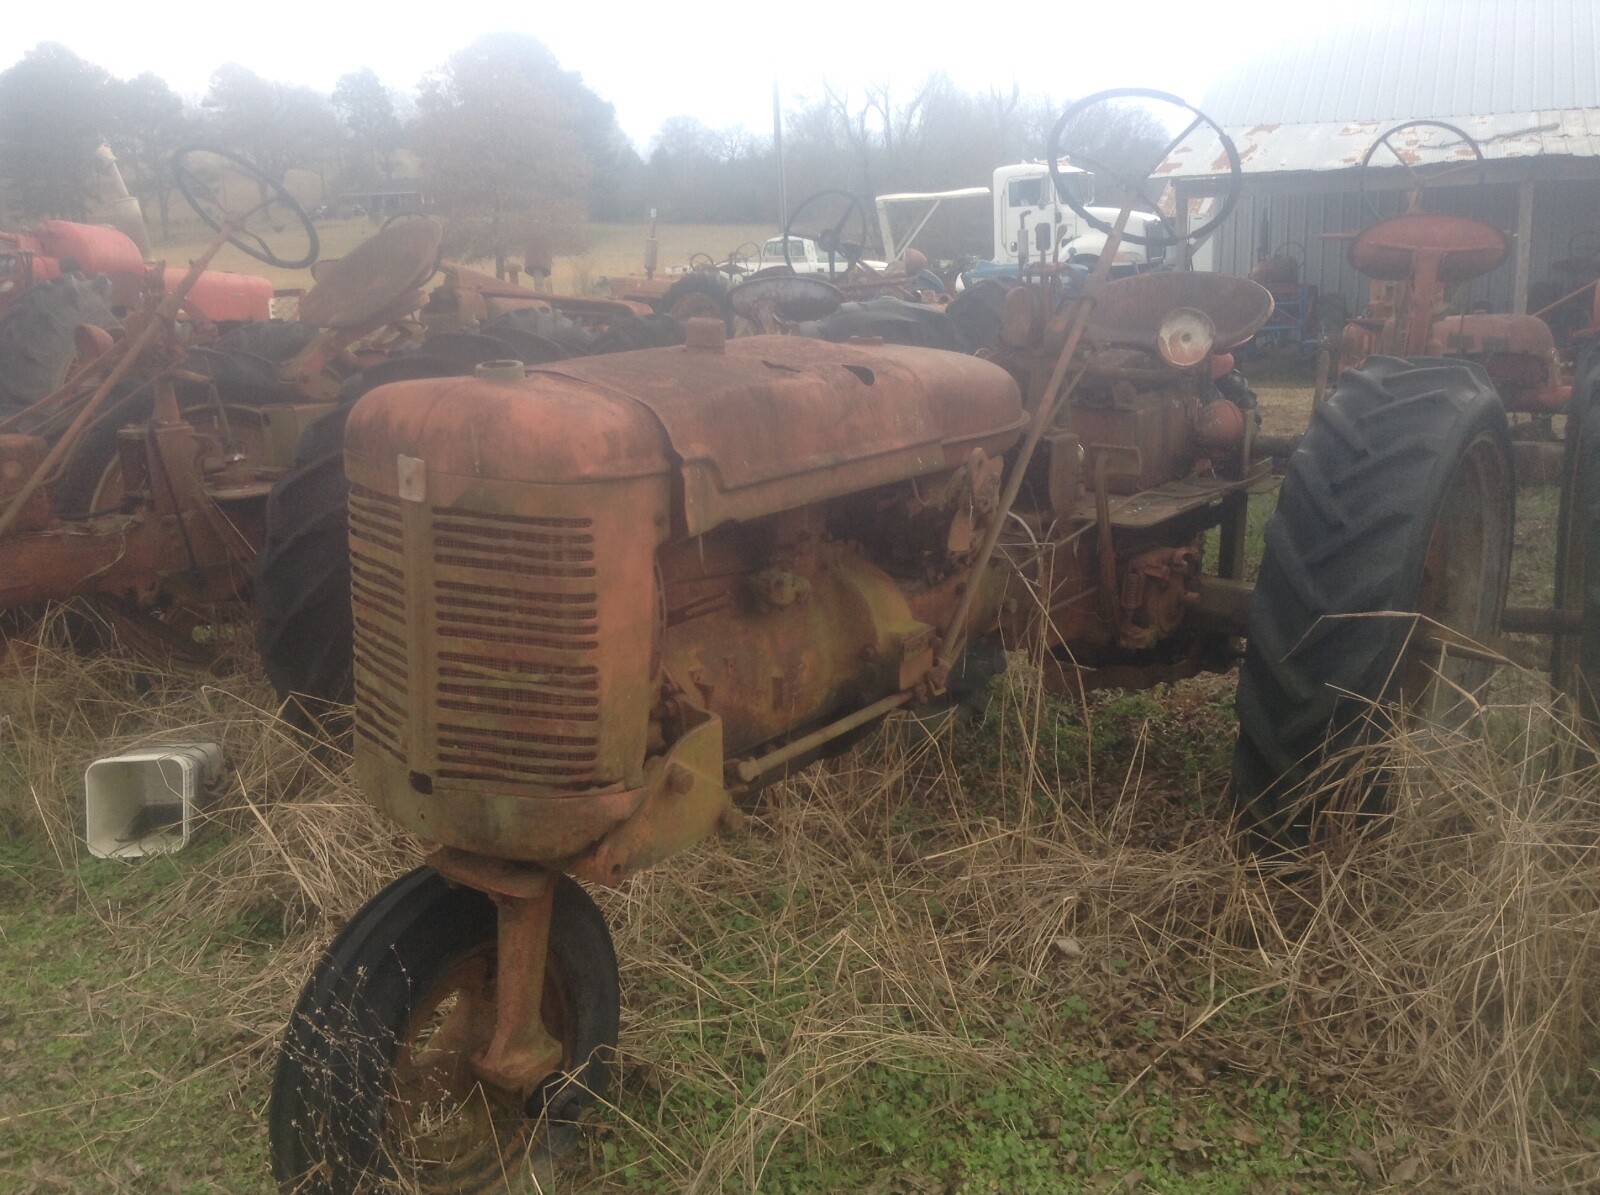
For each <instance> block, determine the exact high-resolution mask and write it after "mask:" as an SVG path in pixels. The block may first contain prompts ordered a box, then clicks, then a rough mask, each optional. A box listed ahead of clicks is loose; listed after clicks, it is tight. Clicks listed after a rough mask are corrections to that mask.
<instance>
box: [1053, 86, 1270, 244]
mask: <svg viewBox="0 0 1600 1195" xmlns="http://www.w3.org/2000/svg"><path fill="white" fill-rule="evenodd" d="M1125 99H1139V100H1157V101H1159V102H1161V103H1164V104H1171V105H1172V106H1174V107H1176V108H1182V109H1184V110H1185V111H1187V112H1192V113H1194V117H1195V119H1194V120H1193V121H1192V122H1191V123H1190V125H1189V127H1188V128H1187V129H1185V130H1184V131H1183V132H1182V133H1180V134H1179V135H1178V137H1177V139H1176V140H1174V141H1170V142H1168V143H1167V148H1166V150H1165V152H1163V153H1162V155H1161V157H1160V159H1159V160H1158V161H1157V162H1156V165H1157V166H1158V167H1159V166H1160V165H1161V163H1162V162H1165V161H1166V160H1167V158H1168V157H1169V156H1170V155H1171V154H1172V151H1173V150H1174V149H1176V148H1177V147H1178V146H1179V145H1181V144H1182V143H1183V142H1184V141H1185V140H1187V139H1188V136H1189V134H1190V133H1192V132H1194V130H1195V129H1196V128H1198V127H1199V126H1201V125H1209V126H1210V128H1211V130H1212V131H1213V132H1215V133H1216V135H1217V137H1218V139H1219V140H1220V141H1221V142H1222V150H1223V153H1225V154H1226V155H1227V158H1228V181H1227V183H1226V184H1225V186H1226V189H1225V190H1224V191H1223V192H1222V199H1221V202H1220V203H1219V204H1218V205H1217V210H1216V212H1215V214H1213V215H1212V217H1211V219H1209V220H1207V221H1206V222H1205V223H1204V224H1202V225H1200V226H1199V227H1198V228H1191V229H1190V230H1189V231H1188V232H1187V233H1184V234H1181V235H1180V234H1178V233H1177V232H1176V230H1174V233H1173V236H1172V237H1153V236H1145V235H1143V234H1141V233H1136V232H1128V231H1126V230H1124V231H1123V233H1122V239H1123V240H1125V241H1128V242H1129V243H1131V244H1134V245H1163V246H1165V245H1179V244H1183V243H1184V242H1187V241H1192V242H1195V243H1198V242H1200V241H1202V240H1204V239H1205V238H1206V237H1207V236H1208V235H1209V234H1210V233H1211V231H1212V230H1213V229H1215V228H1217V227H1218V226H1219V225H1220V224H1221V223H1222V222H1223V221H1224V220H1226V219H1227V218H1228V216H1229V215H1230V214H1231V213H1232V212H1233V208H1234V205H1235V204H1236V203H1238V202H1239V192H1240V191H1241V189H1242V188H1243V186H1244V168H1243V166H1242V165H1241V164H1240V162H1239V150H1238V147H1237V146H1235V145H1234V143H1233V138H1232V137H1229V136H1228V134H1227V132H1226V131H1225V130H1224V129H1223V127H1222V126H1221V125H1219V124H1218V123H1217V122H1216V121H1215V120H1213V119H1212V118H1211V117H1209V116H1207V115H1206V114H1205V113H1204V112H1202V111H1200V109H1199V108H1196V107H1195V106H1194V105H1193V104H1191V103H1189V102H1188V101H1187V100H1184V99H1182V98H1180V97H1178V96H1176V95H1173V94H1172V93H1171V92H1170V91H1157V90H1155V89H1153V88H1149V87H1113V88H1111V89H1110V90H1108V91H1097V92H1095V93H1094V94H1093V95H1087V96H1084V97H1083V99H1081V100H1079V101H1078V102H1077V103H1075V104H1073V105H1071V106H1070V107H1069V108H1068V109H1067V110H1066V111H1065V112H1063V113H1062V114H1061V117H1060V119H1058V120H1057V121H1056V123H1055V127H1054V128H1052V129H1051V130H1050V140H1049V142H1048V143H1047V144H1046V146H1045V159H1044V160H1045V166H1046V167H1047V168H1048V169H1049V171H1050V185H1051V186H1052V187H1054V188H1055V191H1056V195H1057V197H1058V198H1059V199H1060V200H1061V201H1062V202H1063V203H1065V204H1066V205H1067V206H1068V207H1069V208H1071V209H1072V210H1073V212H1074V213H1076V214H1077V215H1078V216H1079V217H1080V218H1081V219H1082V220H1083V221H1084V223H1086V224H1088V226H1089V227H1090V228H1092V229H1094V230H1095V231H1096V232H1102V233H1107V234H1109V233H1110V232H1111V230H1112V225H1110V224H1108V223H1107V222H1106V221H1104V220H1102V219H1100V217H1098V216H1096V215H1094V214H1093V213H1091V212H1090V211H1089V208H1088V205H1087V204H1084V203H1080V202H1079V201H1078V200H1077V199H1075V198H1073V197H1072V195H1071V194H1070V192H1069V191H1068V190H1067V188H1066V187H1065V186H1063V185H1062V174H1061V170H1060V167H1059V166H1058V165H1057V160H1058V159H1059V158H1060V157H1061V154H1060V152H1059V150H1060V147H1061V134H1062V133H1063V132H1065V131H1066V128H1067V126H1068V125H1069V124H1070V123H1071V122H1072V121H1073V120H1075V119H1076V118H1078V117H1079V116H1081V115H1082V114H1083V113H1084V112H1086V111H1088V110H1089V109H1090V108H1092V107H1095V106H1096V105H1098V104H1104V103H1108V102H1109V101H1111V100H1125ZM1078 156H1079V159H1080V160H1089V159H1087V158H1086V157H1085V155H1083V154H1081V153H1080V154H1079V155H1078ZM1069 160H1070V159H1069ZM1102 170H1104V173H1105V174H1106V175H1107V176H1108V177H1110V178H1112V179H1114V180H1115V181H1116V182H1118V183H1121V184H1122V185H1123V186H1124V187H1126V188H1127V189H1128V190H1129V191H1131V192H1132V193H1133V194H1135V195H1136V196H1138V198H1140V199H1142V200H1144V201H1145V202H1146V203H1150V200H1149V198H1148V196H1146V195H1145V193H1144V187H1143V186H1142V185H1138V184H1134V183H1132V182H1131V180H1129V179H1128V178H1127V177H1126V176H1124V175H1123V174H1121V173H1119V172H1118V171H1115V170H1109V169H1105V168H1104V167H1102ZM1150 178H1151V176H1150V175H1146V176H1145V177H1144V179H1143V180H1141V182H1148V181H1149V180H1150ZM1150 206H1151V207H1152V208H1155V209H1156V212H1157V214H1158V215H1160V214H1161V212H1160V209H1159V208H1157V207H1156V205H1155V204H1153V203H1151V204H1150ZM1162 221H1163V223H1164V224H1165V223H1166V218H1165V216H1162Z"/></svg>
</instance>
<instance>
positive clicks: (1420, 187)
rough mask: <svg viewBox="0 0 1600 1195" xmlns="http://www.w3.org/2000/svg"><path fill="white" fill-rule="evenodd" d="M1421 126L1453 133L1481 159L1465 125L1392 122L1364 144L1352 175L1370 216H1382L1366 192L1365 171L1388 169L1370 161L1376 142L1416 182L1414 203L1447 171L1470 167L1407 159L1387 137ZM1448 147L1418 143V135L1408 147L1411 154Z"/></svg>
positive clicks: (1479, 148)
mask: <svg viewBox="0 0 1600 1195" xmlns="http://www.w3.org/2000/svg"><path fill="white" fill-rule="evenodd" d="M1422 128H1428V129H1443V130H1444V131H1445V132H1447V133H1454V134H1455V135H1456V136H1457V137H1458V138H1459V139H1460V143H1461V144H1463V145H1466V146H1467V147H1468V148H1470V149H1471V150H1472V156H1473V157H1474V158H1475V159H1476V160H1477V161H1478V162H1482V161H1483V146H1481V145H1479V144H1478V142H1477V139H1476V138H1474V137H1473V135H1472V134H1471V133H1469V132H1467V131H1466V130H1465V129H1463V128H1460V127H1459V126H1457V125H1453V124H1446V123H1445V122H1444V121H1442V120H1408V121H1405V122H1403V123H1401V124H1397V125H1395V126H1394V128H1392V129H1390V130H1389V131H1388V132H1387V133H1381V134H1379V136H1378V138H1377V140H1375V141H1374V142H1373V143H1372V144H1371V145H1369V146H1367V152H1366V153H1364V154H1362V155H1361V166H1360V173H1359V174H1357V175H1356V182H1357V183H1358V184H1359V186H1360V188H1361V202H1362V204H1363V205H1365V207H1366V209H1367V212H1368V213H1369V214H1370V215H1371V216H1372V217H1373V218H1374V219H1382V213H1381V212H1379V211H1378V209H1377V207H1376V206H1375V205H1374V204H1373V202H1372V197H1371V196H1370V195H1368V194H1367V175H1368V172H1370V171H1372V170H1378V169H1389V167H1377V166H1374V165H1373V164H1372V155H1373V154H1375V153H1377V152H1378V147H1379V146H1382V147H1383V148H1384V149H1387V150H1388V151H1389V153H1390V155H1391V156H1392V157H1393V158H1394V160H1395V161H1396V162H1397V163H1398V164H1400V165H1401V166H1404V167H1405V168H1406V173H1407V174H1409V175H1410V176H1411V181H1412V182H1413V183H1415V184H1416V190H1415V192H1414V194H1415V195H1416V196H1417V197H1418V203H1417V205H1415V206H1420V202H1421V199H1420V197H1421V195H1422V192H1424V191H1425V190H1427V189H1428V187H1429V185H1430V184H1432V183H1437V182H1440V181H1442V180H1443V179H1444V178H1446V177H1447V176H1449V175H1451V174H1454V173H1455V172H1456V171H1457V170H1464V169H1471V167H1470V166H1458V165H1452V164H1450V163H1449V162H1443V161H1441V162H1414V161H1407V160H1406V155H1405V154H1403V153H1401V152H1400V150H1398V149H1396V148H1395V145H1394V142H1393V141H1391V140H1390V138H1391V137H1393V136H1394V135H1395V134H1396V133H1400V132H1404V131H1405V130H1406V129H1422ZM1452 148H1453V143H1446V144H1438V145H1424V144H1421V141H1420V139H1419V143H1418V144H1417V145H1415V146H1413V147H1411V150H1412V156H1413V157H1415V156H1417V153H1418V151H1420V150H1425V149H1433V150H1448V149H1452ZM1440 166H1443V167H1445V169H1443V170H1440V169H1437V168H1438V167H1440ZM1430 168H1432V169H1431V172H1430V173H1428V174H1424V173H1423V171H1425V170H1430Z"/></svg>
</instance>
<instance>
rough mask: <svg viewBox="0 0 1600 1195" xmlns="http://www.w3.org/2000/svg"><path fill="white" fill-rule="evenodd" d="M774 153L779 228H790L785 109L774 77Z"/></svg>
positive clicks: (774, 76) (776, 77)
mask: <svg viewBox="0 0 1600 1195" xmlns="http://www.w3.org/2000/svg"><path fill="white" fill-rule="evenodd" d="M772 151H773V153H775V154H777V156H778V228H779V229H780V230H782V229H785V228H788V227H789V186H788V183H787V182H786V181H785V180H784V175H783V109H782V108H781V107H780V106H779V105H778V76H777V75H773V76H772Z"/></svg>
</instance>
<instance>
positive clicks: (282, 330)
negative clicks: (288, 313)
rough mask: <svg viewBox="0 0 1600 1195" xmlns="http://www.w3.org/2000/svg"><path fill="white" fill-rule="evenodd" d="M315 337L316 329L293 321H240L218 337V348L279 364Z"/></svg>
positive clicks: (294, 355) (297, 353)
mask: <svg viewBox="0 0 1600 1195" xmlns="http://www.w3.org/2000/svg"><path fill="white" fill-rule="evenodd" d="M316 338H317V330H316V329H315V328H311V327H307V326H306V325H305V324H302V323H297V322H296V321H294V320H282V319H269V320H257V321H255V322H253V323H248V324H240V325H239V326H238V327H236V328H232V329H230V330H229V331H227V332H225V333H224V334H223V335H221V336H220V337H218V338H217V347H218V348H219V349H237V350H239V351H240V352H245V353H250V354H252V355H253V356H256V357H263V358H265V359H266V360H268V361H272V362H275V363H277V364H280V365H281V364H282V363H283V362H285V361H288V360H291V359H292V358H294V357H296V356H298V355H299V354H300V352H301V350H303V349H304V348H305V347H306V346H307V345H309V344H310V343H311V342H312V341H313V340H315V339H316Z"/></svg>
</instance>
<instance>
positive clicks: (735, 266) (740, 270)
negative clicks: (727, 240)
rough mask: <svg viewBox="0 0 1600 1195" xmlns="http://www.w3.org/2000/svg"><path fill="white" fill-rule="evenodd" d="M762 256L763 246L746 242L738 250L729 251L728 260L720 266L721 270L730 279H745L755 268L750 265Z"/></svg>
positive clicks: (718, 267)
mask: <svg viewBox="0 0 1600 1195" xmlns="http://www.w3.org/2000/svg"><path fill="white" fill-rule="evenodd" d="M760 256H761V246H760V245H758V244H756V243H755V242H754V241H746V242H745V243H744V244H742V245H740V246H739V247H738V248H736V249H731V250H729V251H728V260H727V261H724V262H721V263H719V264H718V266H717V269H719V270H721V271H722V272H723V273H724V274H726V275H728V277H730V278H743V277H744V276H745V275H746V274H748V273H750V272H751V271H752V270H753V269H754V267H753V266H752V265H751V264H750V263H751V262H752V261H755V260H756V259H757V258H759V257H760Z"/></svg>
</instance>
